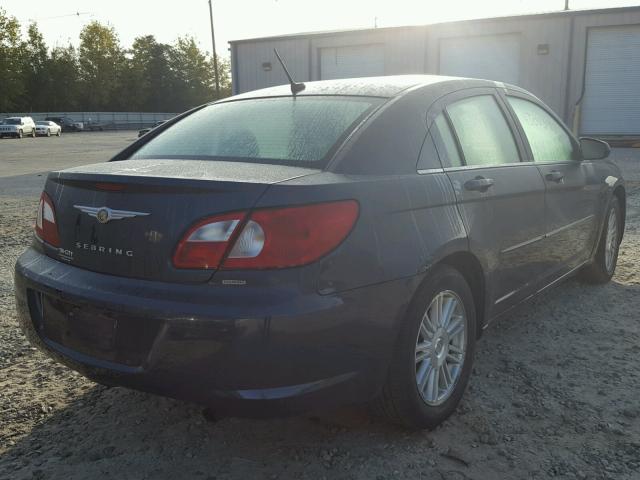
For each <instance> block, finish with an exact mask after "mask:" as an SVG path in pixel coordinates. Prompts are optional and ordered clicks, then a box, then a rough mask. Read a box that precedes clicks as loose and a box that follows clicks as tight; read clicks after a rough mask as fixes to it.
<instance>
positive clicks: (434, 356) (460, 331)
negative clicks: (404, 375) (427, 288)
mask: <svg viewBox="0 0 640 480" xmlns="http://www.w3.org/2000/svg"><path fill="white" fill-rule="evenodd" d="M466 334H467V316H466V313H465V310H464V305H463V303H462V300H461V299H460V297H459V296H458V295H457V294H456V293H455V292H453V291H450V290H445V291H442V292H440V293H438V294H437V295H436V296H435V297H434V298H433V300H432V301H431V303H430V304H429V307H427V310H426V311H425V313H424V315H423V317H422V321H421V323H420V329H419V331H418V338H417V339H416V348H415V368H416V386H417V388H418V392H419V393H420V396H421V397H422V400H423V401H424V402H425V403H426V404H427V405H430V406H437V405H441V404H442V403H444V402H445V401H446V400H447V399H448V398H449V397H450V396H451V394H452V393H453V390H454V387H455V385H456V383H457V381H458V379H459V378H460V374H461V373H462V367H463V364H464V360H465V351H466V343H467V338H466Z"/></svg>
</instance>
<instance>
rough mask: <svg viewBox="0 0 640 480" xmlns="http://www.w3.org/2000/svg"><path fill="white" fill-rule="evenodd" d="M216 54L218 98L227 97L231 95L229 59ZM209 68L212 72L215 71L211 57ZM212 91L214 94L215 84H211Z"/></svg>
mask: <svg viewBox="0 0 640 480" xmlns="http://www.w3.org/2000/svg"><path fill="white" fill-rule="evenodd" d="M216 56H217V57H218V81H219V82H220V98H225V97H229V96H230V95H231V61H230V60H229V59H228V58H220V55H217V54H216ZM210 68H211V71H212V72H215V67H214V62H213V58H211V63H210ZM214 82H215V77H214ZM213 93H214V96H215V84H214V85H213ZM216 100H217V99H216Z"/></svg>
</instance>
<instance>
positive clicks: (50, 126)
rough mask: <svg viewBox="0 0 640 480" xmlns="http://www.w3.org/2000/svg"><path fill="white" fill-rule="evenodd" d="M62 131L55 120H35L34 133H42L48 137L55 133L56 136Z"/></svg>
mask: <svg viewBox="0 0 640 480" xmlns="http://www.w3.org/2000/svg"><path fill="white" fill-rule="evenodd" d="M60 133H62V127H61V126H60V125H58V124H57V123H55V122H51V121H49V120H38V121H37V122H36V135H44V136H47V137H50V136H51V135H55V136H57V137H59V136H60Z"/></svg>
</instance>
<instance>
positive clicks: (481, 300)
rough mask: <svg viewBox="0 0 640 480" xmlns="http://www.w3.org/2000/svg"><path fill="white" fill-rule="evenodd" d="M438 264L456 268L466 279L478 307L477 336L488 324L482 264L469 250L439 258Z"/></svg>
mask: <svg viewBox="0 0 640 480" xmlns="http://www.w3.org/2000/svg"><path fill="white" fill-rule="evenodd" d="M436 265H447V266H449V267H452V268H454V269H456V270H457V271H458V272H459V273H460V274H461V275H462V276H463V277H464V279H465V280H466V282H467V284H468V285H469V288H471V293H472V294H473V302H474V304H475V307H476V322H477V327H478V328H477V329H476V331H477V336H478V337H479V336H480V335H481V334H482V331H483V327H484V326H485V324H486V279H485V274H484V270H483V268H482V264H481V263H480V261H479V260H478V258H477V257H476V256H475V255H473V254H472V253H471V252H469V251H458V252H454V253H451V254H449V255H447V256H446V257H444V258H442V259H441V260H439V261H438V262H437V263H436Z"/></svg>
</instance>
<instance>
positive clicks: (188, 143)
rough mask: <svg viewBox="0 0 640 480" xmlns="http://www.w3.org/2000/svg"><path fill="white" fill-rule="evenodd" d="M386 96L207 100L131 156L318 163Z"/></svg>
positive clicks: (135, 157)
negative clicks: (223, 101)
mask: <svg viewBox="0 0 640 480" xmlns="http://www.w3.org/2000/svg"><path fill="white" fill-rule="evenodd" d="M382 101H383V100H382V99H378V98H369V97H347V96H344V97H342V96H299V97H272V98H261V99H250V100H240V101H233V102H227V103H219V104H214V105H209V106H206V107H204V108H202V109H201V110H198V111H196V112H194V113H192V114H191V115H189V116H188V117H186V118H184V119H183V120H181V121H179V122H177V123H176V124H175V125H172V126H171V127H170V128H168V129H167V130H166V131H164V132H162V133H161V134H160V135H158V136H157V137H155V138H153V139H152V140H150V141H149V142H148V143H146V144H145V145H143V146H142V147H141V148H140V149H139V150H138V151H136V152H135V154H134V155H133V156H132V158H134V159H139V158H173V159H204V160H240V161H249V162H256V163H277V164H314V165H317V164H318V163H321V162H324V161H326V160H328V158H327V157H328V156H329V154H330V153H331V151H332V149H333V147H334V146H335V145H336V144H337V143H338V142H339V140H340V139H341V138H344V136H345V135H347V134H348V133H349V132H350V131H351V130H352V129H353V128H355V126H356V125H358V123H359V122H360V121H361V119H362V118H363V117H364V116H365V115H366V114H367V112H369V111H370V110H371V109H373V108H374V107H375V106H376V105H379V104H380V103H382Z"/></svg>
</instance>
